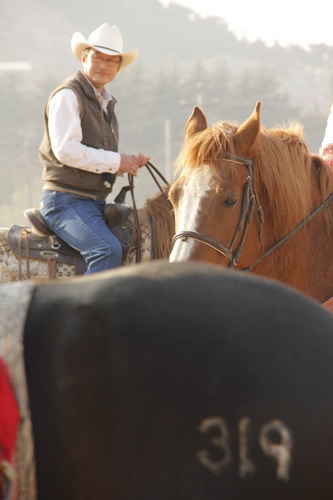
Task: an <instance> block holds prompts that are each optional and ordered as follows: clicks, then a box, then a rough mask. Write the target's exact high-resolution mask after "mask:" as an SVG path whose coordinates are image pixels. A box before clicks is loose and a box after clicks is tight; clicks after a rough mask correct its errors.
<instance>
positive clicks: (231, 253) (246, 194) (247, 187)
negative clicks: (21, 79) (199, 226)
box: [172, 154, 264, 267]
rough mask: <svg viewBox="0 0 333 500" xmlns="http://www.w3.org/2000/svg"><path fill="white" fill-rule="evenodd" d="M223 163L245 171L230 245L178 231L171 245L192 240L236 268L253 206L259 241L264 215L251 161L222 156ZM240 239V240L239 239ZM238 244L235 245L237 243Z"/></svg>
mask: <svg viewBox="0 0 333 500" xmlns="http://www.w3.org/2000/svg"><path fill="white" fill-rule="evenodd" d="M223 161H229V162H232V163H239V164H241V165H244V166H245V167H246V169H247V174H248V175H247V178H246V181H245V184H244V188H243V197H242V207H241V212H240V216H239V220H238V223H237V226H236V230H235V234H234V236H233V238H232V241H231V244H230V246H229V247H226V246H225V245H223V244H222V243H219V242H218V241H216V240H214V239H213V238H210V237H209V236H206V235H204V234H202V233H198V232H197V231H179V232H178V233H176V234H175V235H174V237H173V240H172V242H173V244H174V243H175V242H176V241H177V240H178V239H181V240H182V241H186V240H187V239H188V238H192V239H194V240H196V241H199V242H200V243H203V244H205V245H207V246H209V247H211V248H213V249H214V250H216V251H217V252H219V253H220V254H222V255H224V256H225V257H226V258H227V259H228V261H229V262H228V267H231V266H237V263H238V261H239V259H240V256H241V253H242V251H243V248H244V243H245V239H246V236H247V232H248V228H249V225H250V223H251V221H252V215H253V210H254V207H255V205H256V206H257V211H258V215H259V228H258V235H259V241H261V236H262V226H263V223H264V214H263V211H262V208H261V206H260V203H259V199H258V195H257V193H256V189H255V185H254V182H253V166H252V160H250V159H247V158H242V157H241V156H238V155H229V154H225V155H223ZM239 237H240V239H239ZM238 240H239V243H238V245H237V241H238Z"/></svg>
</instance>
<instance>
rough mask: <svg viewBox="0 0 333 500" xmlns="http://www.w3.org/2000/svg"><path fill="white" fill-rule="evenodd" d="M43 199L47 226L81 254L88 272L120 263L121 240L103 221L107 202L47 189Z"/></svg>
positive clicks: (102, 269)
mask: <svg viewBox="0 0 333 500" xmlns="http://www.w3.org/2000/svg"><path fill="white" fill-rule="evenodd" d="M40 201H41V209H40V213H41V214H42V216H43V218H44V219H45V222H46V223H47V224H48V226H49V227H50V228H51V229H52V231H53V232H54V233H55V234H56V235H57V236H59V238H61V239H63V240H64V241H65V242H66V243H68V245H70V246H71V247H73V248H75V249H76V250H78V251H79V252H80V254H81V255H82V257H83V259H84V261H85V263H86V266H87V270H86V272H85V274H91V273H96V272H99V271H105V270H107V269H112V268H114V267H118V266H120V265H121V261H122V249H121V245H120V242H119V240H118V239H117V238H116V236H115V235H114V234H113V233H112V232H111V231H110V229H109V228H108V227H107V225H106V224H105V222H104V209H105V205H106V202H105V201H94V200H92V199H90V198H87V197H86V196H79V195H76V194H71V193H64V192H58V191H48V190H44V191H43V193H42V196H41V198H40Z"/></svg>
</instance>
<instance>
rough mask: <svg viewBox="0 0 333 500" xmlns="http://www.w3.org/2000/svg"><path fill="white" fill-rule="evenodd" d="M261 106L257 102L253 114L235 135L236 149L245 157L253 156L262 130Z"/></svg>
mask: <svg viewBox="0 0 333 500" xmlns="http://www.w3.org/2000/svg"><path fill="white" fill-rule="evenodd" d="M260 106H261V102H259V101H258V102H257V104H256V106H255V108H254V110H253V112H252V114H251V116H250V117H249V118H248V119H247V120H245V122H244V123H243V124H242V125H241V126H240V127H239V128H238V130H237V132H236V133H235V135H234V141H235V150H236V151H237V153H238V154H240V155H241V156H244V157H251V156H252V154H253V149H254V144H255V141H256V138H257V135H258V133H259V130H260Z"/></svg>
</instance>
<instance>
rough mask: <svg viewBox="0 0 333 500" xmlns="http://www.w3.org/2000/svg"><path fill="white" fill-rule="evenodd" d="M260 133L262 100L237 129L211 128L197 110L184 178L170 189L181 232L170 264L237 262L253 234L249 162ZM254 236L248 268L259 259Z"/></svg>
mask: <svg viewBox="0 0 333 500" xmlns="http://www.w3.org/2000/svg"><path fill="white" fill-rule="evenodd" d="M259 130H260V102H257V104H256V106H255V109H254V111H253V113H252V114H251V115H250V117H249V118H248V119H247V120H246V121H245V122H244V123H243V124H242V125H240V126H239V127H235V126H232V125H229V124H226V123H222V124H221V125H215V126H214V127H212V128H211V129H210V128H208V125H207V120H206V117H205V114H204V113H203V111H202V110H201V109H200V108H199V107H198V106H195V108H194V109H193V112H192V115H191V116H190V118H189V119H188V121H187V124H186V128H185V142H184V147H183V150H182V152H181V154H180V157H179V161H178V169H179V170H180V172H181V175H180V177H179V179H178V180H177V181H176V182H175V184H174V185H173V187H172V189H171V191H170V199H171V201H172V203H173V206H174V210H175V217H176V231H177V233H176V236H175V240H174V243H175V244H174V248H173V251H172V253H171V256H170V260H171V261H176V260H188V259H199V260H207V261H210V262H215V263H219V264H222V265H231V264H234V265H235V264H237V263H238V261H239V259H240V258H241V253H242V252H243V250H244V248H243V247H244V243H245V237H247V235H248V232H251V231H253V227H252V226H250V220H251V218H252V212H253V208H254V205H255V204H257V205H258V207H259V200H258V198H257V196H256V193H255V191H254V184H253V170H252V162H251V158H252V156H253V154H254V151H255V146H256V140H257V136H258V134H259ZM259 225H260V223H259ZM257 227H258V226H257ZM256 232H257V235H256V237H255V238H251V239H252V240H253V242H254V244H251V247H249V246H248V247H247V259H245V260H244V259H243V262H244V263H245V264H246V262H247V260H248V259H253V258H254V257H256V256H257V255H258V252H259V246H260V245H259V244H260V241H259V240H260V238H258V231H256Z"/></svg>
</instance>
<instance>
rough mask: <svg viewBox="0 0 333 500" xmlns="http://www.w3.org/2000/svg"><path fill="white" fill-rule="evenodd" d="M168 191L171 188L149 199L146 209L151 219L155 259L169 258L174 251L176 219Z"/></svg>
mask: <svg viewBox="0 0 333 500" xmlns="http://www.w3.org/2000/svg"><path fill="white" fill-rule="evenodd" d="M168 191H169V188H165V190H164V191H162V192H159V193H157V195H155V196H154V197H153V198H148V199H147V200H146V204H145V207H144V208H145V210H146V212H147V214H148V216H149V217H150V219H151V225H152V239H153V247H154V258H155V259H165V258H168V257H169V255H170V253H171V250H172V237H173V235H174V234H175V219H174V214H173V207H172V204H171V202H170V200H169V198H168Z"/></svg>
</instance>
